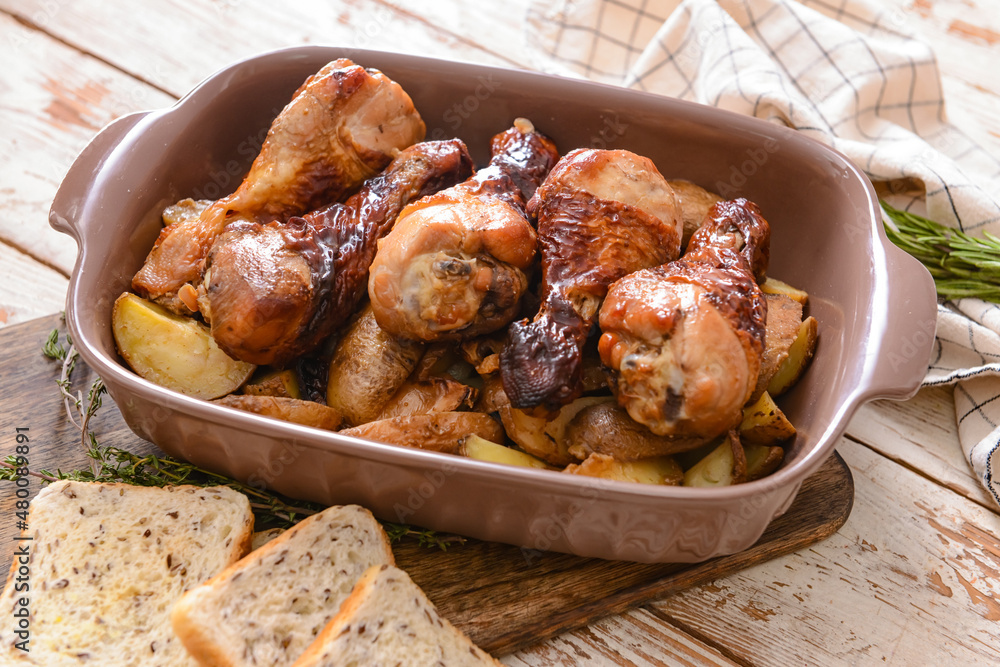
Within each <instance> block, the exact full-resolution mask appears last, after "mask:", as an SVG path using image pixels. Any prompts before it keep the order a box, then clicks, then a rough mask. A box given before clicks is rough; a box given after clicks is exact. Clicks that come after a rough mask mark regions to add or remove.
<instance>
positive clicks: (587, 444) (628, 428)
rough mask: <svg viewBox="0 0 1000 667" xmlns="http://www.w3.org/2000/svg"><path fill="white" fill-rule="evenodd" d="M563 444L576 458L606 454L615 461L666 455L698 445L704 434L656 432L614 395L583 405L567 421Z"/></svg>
mask: <svg viewBox="0 0 1000 667" xmlns="http://www.w3.org/2000/svg"><path fill="white" fill-rule="evenodd" d="M563 437H564V441H565V446H566V448H567V450H568V451H569V453H570V454H571V455H573V456H574V457H576V458H577V459H581V460H583V459H586V458H588V457H589V456H591V455H592V454H606V455H608V456H611V457H612V458H614V459H616V460H618V461H635V460H639V459H646V458H650V457H655V456H666V455H669V454H675V453H677V452H683V451H687V450H690V449H694V448H697V447H700V446H701V445H704V444H705V442H706V441H705V440H704V439H703V438H679V437H673V436H669V435H656V434H655V433H653V432H652V431H650V430H649V429H648V428H646V427H645V426H644V425H642V424H640V423H639V422H637V421H635V420H634V419H632V417H631V416H629V414H628V411H627V410H625V408H623V407H621V406H619V405H618V403H616V402H615V401H614V400H613V399H612V400H609V401H602V402H599V403H593V404H591V405H587V406H585V407H584V408H583V409H581V410H579V411H578V412H577V413H576V415H575V416H574V417H573V418H572V419H571V420H570V421H569V422H568V423H567V425H566V429H565V432H564V436H563Z"/></svg>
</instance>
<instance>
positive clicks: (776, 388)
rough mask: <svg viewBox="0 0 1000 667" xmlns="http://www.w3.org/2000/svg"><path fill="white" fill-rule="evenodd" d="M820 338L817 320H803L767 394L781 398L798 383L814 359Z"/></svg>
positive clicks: (769, 385) (812, 318) (771, 381)
mask: <svg viewBox="0 0 1000 667" xmlns="http://www.w3.org/2000/svg"><path fill="white" fill-rule="evenodd" d="M818 337H819V325H818V324H817V323H816V318H815V317H807V318H806V319H804V320H802V324H801V325H799V333H798V336H796V338H795V342H793V343H792V345H791V347H789V348H788V357H787V358H786V359H785V360H784V361H783V362H782V363H781V366H780V367H779V368H778V371H777V372H776V373H775V374H774V376H773V377H772V378H771V380H770V382H768V384H767V393H769V394H771V396H780V395H781V394H783V393H785V392H786V391H788V390H789V389H790V388H791V387H792V385H794V384H795V383H796V382H798V380H799V378H800V377H802V373H804V372H805V370H806V367H808V366H809V362H810V361H811V360H812V358H813V353H814V352H815V351H816V339H817V338H818Z"/></svg>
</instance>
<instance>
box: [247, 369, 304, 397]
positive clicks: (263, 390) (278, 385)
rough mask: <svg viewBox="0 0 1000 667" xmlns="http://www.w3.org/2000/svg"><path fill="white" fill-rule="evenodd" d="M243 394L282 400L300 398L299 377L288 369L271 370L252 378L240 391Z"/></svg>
mask: <svg viewBox="0 0 1000 667" xmlns="http://www.w3.org/2000/svg"><path fill="white" fill-rule="evenodd" d="M240 391H242V392H243V393H244V394H250V395H253V396H282V397H284V398H302V391H301V389H300V388H299V376H298V374H297V373H296V372H295V371H293V370H292V369H290V368H286V369H285V370H271V371H268V372H266V373H263V374H261V375H260V376H257V375H255V376H253V377H251V378H250V380H248V381H247V383H246V384H245V385H243V389H241V390H240Z"/></svg>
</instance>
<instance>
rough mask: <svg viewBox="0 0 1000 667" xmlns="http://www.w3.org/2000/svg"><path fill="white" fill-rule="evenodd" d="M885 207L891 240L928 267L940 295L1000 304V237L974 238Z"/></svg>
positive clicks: (887, 229) (916, 216)
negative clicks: (978, 299) (973, 298)
mask: <svg viewBox="0 0 1000 667" xmlns="http://www.w3.org/2000/svg"><path fill="white" fill-rule="evenodd" d="M882 208H883V210H885V213H886V216H888V218H889V221H890V222H891V224H887V225H886V226H885V232H886V235H887V236H888V237H889V240H891V241H892V242H893V243H895V244H896V245H897V246H899V247H900V248H902V249H903V250H905V251H906V252H908V253H910V254H911V255H913V256H914V257H916V258H917V259H918V260H920V262H921V263H922V264H923V265H924V266H926V267H927V269H928V271H930V273H931V276H932V277H933V278H934V285H935V286H936V288H937V293H938V294H939V295H940V296H942V297H945V298H947V299H958V298H966V297H976V298H980V299H984V300H986V301H993V302H1000V238H997V237H996V236H994V235H993V234H990V233H989V232H983V235H982V237H978V236H971V235H969V234H967V233H965V232H963V231H961V230H958V229H952V228H951V227H945V226H944V225H942V224H940V223H937V222H934V221H933V220H930V219H928V218H925V217H923V216H920V215H916V214H915V213H910V212H908V211H900V210H899V209H896V208H893V207H892V206H890V205H889V204H887V203H885V202H884V201H883V202H882Z"/></svg>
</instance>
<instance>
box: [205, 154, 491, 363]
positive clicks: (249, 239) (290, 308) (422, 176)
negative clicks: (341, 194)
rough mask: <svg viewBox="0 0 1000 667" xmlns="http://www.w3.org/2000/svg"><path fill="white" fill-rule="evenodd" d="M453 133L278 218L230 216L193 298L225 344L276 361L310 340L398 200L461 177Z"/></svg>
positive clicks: (343, 312)
mask: <svg viewBox="0 0 1000 667" xmlns="http://www.w3.org/2000/svg"><path fill="white" fill-rule="evenodd" d="M471 173H472V159H471V158H470V157H469V153H468V151H467V150H466V148H465V144H463V143H462V142H461V141H460V140H458V139H453V140H451V141H429V142H424V143H419V144H416V145H414V146H411V147H409V148H407V149H405V150H404V151H402V152H401V153H400V154H399V156H398V157H397V158H396V159H395V160H394V161H393V162H392V163H391V164H390V165H389V167H388V168H386V170H385V171H384V172H382V173H381V174H379V175H378V176H375V177H374V178H371V179H369V180H368V181H367V182H366V183H365V185H364V187H362V188H361V190H359V191H358V192H357V193H355V194H354V195H352V196H351V197H350V198H349V199H348V200H347V201H346V202H344V203H342V204H340V203H335V204H331V205H330V206H327V207H325V208H322V209H320V210H318V211H315V212H313V213H308V214H306V215H305V216H303V217H294V218H292V219H291V220H289V221H288V222H287V223H283V224H282V223H277V222H271V223H268V224H266V225H261V224H260V223H256V222H247V221H241V222H238V223H233V224H231V225H229V226H228V227H227V228H226V231H225V232H223V233H222V235H221V236H219V238H218V239H217V240H216V242H215V244H214V245H213V246H212V250H211V253H210V254H209V256H208V262H207V266H208V269H207V271H206V272H205V281H204V286H203V288H202V291H203V293H204V296H203V298H202V299H201V303H202V307H201V310H202V313H203V315H204V316H205V318H206V319H207V320H210V322H211V325H212V336H213V337H214V338H215V341H216V343H218V345H219V347H220V348H222V349H223V350H224V351H225V352H226V353H227V354H229V355H230V356H233V357H235V358H237V359H241V360H245V361H251V360H252V362H253V363H255V364H275V365H282V364H285V363H287V362H288V361H290V360H292V359H294V358H295V357H298V356H300V355H302V354H305V353H307V352H309V351H311V350H312V349H313V348H315V347H316V346H317V345H319V344H320V343H321V342H322V341H323V340H324V339H325V338H326V337H327V336H329V335H330V334H331V333H332V332H333V331H334V330H336V329H337V328H338V327H339V326H340V325H341V324H343V323H344V322H345V321H346V320H347V318H348V317H350V316H351V314H352V313H353V312H354V310H355V309H356V308H357V306H358V303H359V302H360V301H361V298H362V297H363V296H364V294H365V290H366V289H367V287H368V267H369V265H370V264H371V262H372V258H373V257H374V256H375V249H376V242H377V241H378V239H380V238H381V237H382V236H384V235H385V234H386V233H388V231H389V230H390V229H392V225H393V223H394V222H395V220H396V216H397V215H399V212H400V211H401V210H402V209H403V207H404V206H405V205H406V204H407V203H409V202H411V201H415V200H417V199H419V198H420V197H422V196H424V195H427V194H430V193H433V192H437V191H438V190H440V189H442V188H445V187H449V186H451V185H453V184H455V183H459V182H461V181H463V180H464V179H466V178H467V177H468V176H469V175H470V174H471Z"/></svg>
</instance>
